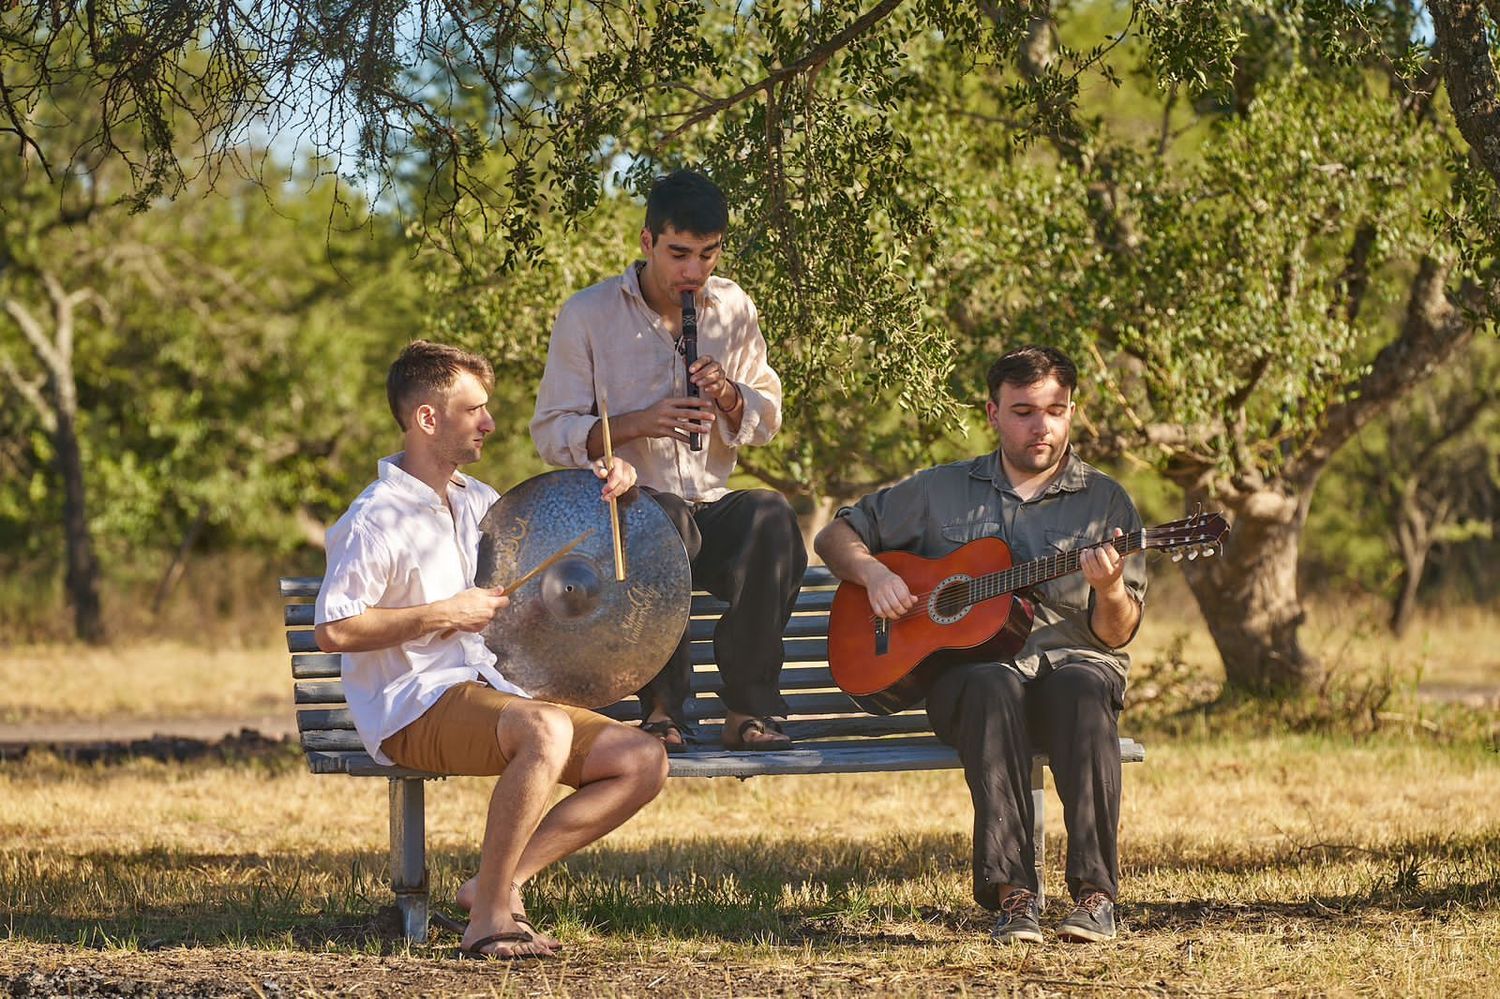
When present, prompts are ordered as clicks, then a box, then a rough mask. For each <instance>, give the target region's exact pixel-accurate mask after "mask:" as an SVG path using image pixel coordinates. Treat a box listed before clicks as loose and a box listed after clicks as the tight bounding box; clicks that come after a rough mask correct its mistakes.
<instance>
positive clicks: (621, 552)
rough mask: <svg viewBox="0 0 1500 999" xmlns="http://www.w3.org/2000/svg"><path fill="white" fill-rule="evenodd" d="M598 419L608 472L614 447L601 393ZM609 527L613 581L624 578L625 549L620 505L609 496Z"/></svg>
mask: <svg viewBox="0 0 1500 999" xmlns="http://www.w3.org/2000/svg"><path fill="white" fill-rule="evenodd" d="M599 419H600V420H602V421H603V423H604V471H605V473H606V474H608V472H609V470H610V469H611V468H613V467H614V464H615V452H614V448H613V447H612V446H611V445H610V442H609V403H608V402H606V401H605V399H604V395H603V393H600V395H599ZM609 529H610V533H611V534H612V535H613V536H614V539H615V582H617V583H618V582H621V581H623V580H624V579H625V549H624V547H623V546H622V545H621V544H620V506H619V504H618V503H616V502H615V497H613V496H611V497H610V498H609Z"/></svg>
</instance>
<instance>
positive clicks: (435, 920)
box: [427, 909, 469, 936]
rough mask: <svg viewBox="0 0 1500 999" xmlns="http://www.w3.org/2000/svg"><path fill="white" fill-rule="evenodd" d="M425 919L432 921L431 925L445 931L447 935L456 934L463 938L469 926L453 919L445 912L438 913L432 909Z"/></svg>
mask: <svg viewBox="0 0 1500 999" xmlns="http://www.w3.org/2000/svg"><path fill="white" fill-rule="evenodd" d="M427 918H428V919H430V920H432V925H433V926H436V927H437V928H438V929H440V930H447V931H448V932H449V933H456V934H458V935H459V936H463V935H464V934H465V933H467V932H469V924H468V923H467V922H463V921H461V920H457V919H454V918H453V917H452V916H450V915H448V914H447V913H446V912H440V911H438V910H436V909H434V910H433V911H432V912H430V913H428V916H427Z"/></svg>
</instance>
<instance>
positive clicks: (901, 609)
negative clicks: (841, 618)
mask: <svg viewBox="0 0 1500 999" xmlns="http://www.w3.org/2000/svg"><path fill="white" fill-rule="evenodd" d="M864 576H865V581H864V588H865V593H866V594H867V595H868V596H869V598H870V610H872V611H874V612H875V616H876V617H883V618H886V619H887V620H895V619H896V618H898V617H900V616H901V615H902V614H905V613H906V612H907V611H909V610H911V609H912V608H913V607H915V606H916V605H917V598H916V597H914V596H912V593H911V590H910V589H909V588H908V587H907V585H906V580H904V579H902V578H901V577H900V576H898V575H896V574H895V573H894V572H892V571H891V570H889V569H887V568H886V567H885V565H884V564H882V563H880V562H872V563H871V564H870V566H869V567H868V568H867V569H866V570H865V572H864Z"/></svg>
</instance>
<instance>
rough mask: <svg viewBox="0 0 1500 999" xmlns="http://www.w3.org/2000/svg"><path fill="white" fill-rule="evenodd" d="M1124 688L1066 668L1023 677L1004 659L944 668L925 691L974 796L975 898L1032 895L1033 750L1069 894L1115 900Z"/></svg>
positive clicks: (1075, 666)
mask: <svg viewBox="0 0 1500 999" xmlns="http://www.w3.org/2000/svg"><path fill="white" fill-rule="evenodd" d="M1124 694H1125V682H1124V680H1123V679H1121V677H1120V675H1119V674H1118V673H1116V672H1115V671H1114V670H1112V669H1110V668H1109V667H1108V666H1105V665H1103V664H1102V663H1094V662H1070V663H1067V664H1065V665H1063V666H1062V667H1060V668H1058V669H1054V670H1051V671H1050V672H1046V673H1045V674H1044V675H1042V676H1040V677H1038V678H1037V679H1035V680H1027V679H1026V678H1025V677H1023V676H1022V675H1021V674H1020V673H1019V672H1017V671H1016V669H1015V668H1014V667H1012V666H1010V665H1009V664H1006V663H997V662H980V663H966V664H963V665H958V666H953V667H950V668H949V669H947V670H945V671H944V672H943V673H942V674H941V675H940V676H939V677H938V679H937V681H936V682H935V683H934V684H933V686H932V689H931V691H930V692H929V693H928V695H927V715H928V718H929V719H930V720H931V722H932V728H933V731H934V732H936V733H937V735H938V738H940V739H942V740H943V741H944V742H946V743H948V744H949V745H950V746H953V747H954V748H956V749H957V750H958V755H959V759H960V760H961V761H962V762H963V767H964V777H965V779H966V780H967V781H968V784H969V794H970V796H971V797H972V798H973V800H974V900H975V901H976V902H978V903H979V904H980V905H982V906H984V907H985V908H988V909H996V908H999V905H1000V893H1001V889H1002V888H1004V887H1005V886H1007V885H1014V886H1017V887H1021V888H1029V889H1030V890H1032V891H1036V890H1037V887H1038V886H1037V880H1036V863H1035V861H1036V844H1035V842H1034V837H1033V828H1034V826H1033V820H1034V817H1035V809H1034V807H1033V803H1032V798H1031V756H1032V749H1033V747H1035V748H1037V749H1040V750H1041V751H1042V752H1045V753H1046V754H1047V756H1048V757H1049V758H1050V760H1051V766H1052V776H1053V780H1054V782H1055V783H1056V785H1057V795H1058V797H1059V798H1061V799H1062V806H1063V821H1064V824H1065V825H1066V827H1067V832H1068V861H1067V877H1068V891H1069V892H1070V893H1071V894H1072V896H1073V897H1074V898H1075V899H1076V898H1078V897H1079V896H1080V894H1082V892H1083V888H1084V886H1085V885H1087V886H1089V887H1090V888H1091V889H1097V890H1100V891H1104V892H1107V893H1108V894H1109V897H1110V898H1114V897H1116V892H1117V891H1118V887H1119V880H1120V865H1119V844H1118V832H1119V827H1120V741H1119V725H1118V723H1119V717H1120V711H1121V709H1122V708H1123V707H1124Z"/></svg>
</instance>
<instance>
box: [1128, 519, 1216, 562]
mask: <svg viewBox="0 0 1500 999" xmlns="http://www.w3.org/2000/svg"><path fill="white" fill-rule="evenodd" d="M1141 533H1142V535H1143V540H1142V542H1141V547H1142V548H1148V549H1149V548H1159V549H1161V550H1163V551H1169V552H1171V553H1172V561H1173V562H1180V561H1182V559H1183V557H1184V556H1186V557H1187V559H1188V561H1192V560H1193V559H1195V558H1197V557H1198V556H1199V555H1203V556H1205V557H1207V556H1209V555H1216V554H1218V552H1219V550H1220V548H1222V547H1223V543H1224V535H1226V534H1228V533H1229V521H1227V520H1225V519H1224V515H1223V514H1222V513H1219V512H1218V511H1213V512H1211V513H1195V514H1193V515H1192V516H1191V517H1184V518H1183V519H1182V520H1174V521H1172V522H1171V523H1170V524H1161V525H1159V526H1157V527H1148V528H1146V529H1145V530H1144V531H1143V532H1141Z"/></svg>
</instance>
